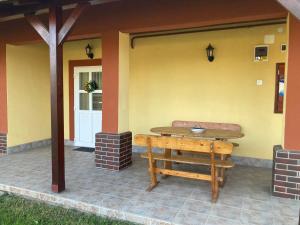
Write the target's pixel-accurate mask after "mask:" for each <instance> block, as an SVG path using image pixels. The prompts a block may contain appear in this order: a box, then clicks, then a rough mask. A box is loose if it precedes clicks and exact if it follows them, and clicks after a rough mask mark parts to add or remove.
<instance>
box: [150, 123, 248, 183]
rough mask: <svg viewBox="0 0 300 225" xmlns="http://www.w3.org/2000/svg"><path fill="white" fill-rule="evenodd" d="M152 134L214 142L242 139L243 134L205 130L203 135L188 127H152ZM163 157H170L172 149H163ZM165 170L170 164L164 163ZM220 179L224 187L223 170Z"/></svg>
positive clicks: (222, 157) (223, 156) (223, 157)
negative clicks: (211, 140) (212, 140)
mask: <svg viewBox="0 0 300 225" xmlns="http://www.w3.org/2000/svg"><path fill="white" fill-rule="evenodd" d="M150 131H151V132H153V133H156V134H160V135H161V136H177V137H190V138H202V139H214V140H229V139H237V138H242V137H244V134H243V133H241V132H239V131H231V130H221V129H219V130H213V129H206V130H205V131H204V132H203V133H194V132H192V131H191V128H190V127H154V128H152V129H151V130H150ZM164 151H165V156H166V157H171V154H172V149H165V150H164ZM220 157H221V159H222V160H225V159H226V157H227V156H226V155H221V156H220ZM164 167H165V169H171V168H172V163H171V162H165V164H164ZM220 175H221V177H222V182H221V186H223V185H224V180H225V170H224V169H222V170H221V171H220Z"/></svg>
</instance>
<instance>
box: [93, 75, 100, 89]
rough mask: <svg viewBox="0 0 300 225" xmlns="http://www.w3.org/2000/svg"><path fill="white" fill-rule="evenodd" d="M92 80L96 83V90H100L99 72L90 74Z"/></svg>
mask: <svg viewBox="0 0 300 225" xmlns="http://www.w3.org/2000/svg"><path fill="white" fill-rule="evenodd" d="M92 79H93V81H96V83H97V89H96V90H102V73H101V72H92Z"/></svg>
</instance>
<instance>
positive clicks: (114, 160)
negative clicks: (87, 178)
mask: <svg viewBox="0 0 300 225" xmlns="http://www.w3.org/2000/svg"><path fill="white" fill-rule="evenodd" d="M95 155H96V159H95V162H96V167H97V168H103V169H109V170H115V171H119V170H121V169H124V168H127V167H128V166H130V165H131V164H132V134H131V132H125V133H121V134H109V133H98V134H96V149H95Z"/></svg>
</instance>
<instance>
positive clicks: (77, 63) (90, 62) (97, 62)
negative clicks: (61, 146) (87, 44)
mask: <svg viewBox="0 0 300 225" xmlns="http://www.w3.org/2000/svg"><path fill="white" fill-rule="evenodd" d="M84 66H102V60H101V59H82V60H69V135H70V141H74V138H75V115H74V68H75V67H84Z"/></svg>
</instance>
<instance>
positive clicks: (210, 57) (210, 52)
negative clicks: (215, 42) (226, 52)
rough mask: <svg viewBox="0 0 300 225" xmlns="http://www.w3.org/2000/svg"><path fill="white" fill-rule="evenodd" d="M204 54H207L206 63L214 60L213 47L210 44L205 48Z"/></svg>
mask: <svg viewBox="0 0 300 225" xmlns="http://www.w3.org/2000/svg"><path fill="white" fill-rule="evenodd" d="M206 54H207V59H208V61H210V62H212V61H214V59H215V57H214V47H213V46H212V45H211V44H209V45H208V47H207V48H206Z"/></svg>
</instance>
